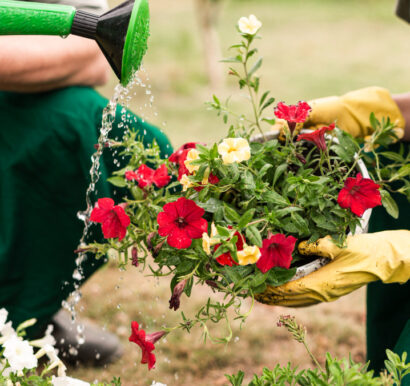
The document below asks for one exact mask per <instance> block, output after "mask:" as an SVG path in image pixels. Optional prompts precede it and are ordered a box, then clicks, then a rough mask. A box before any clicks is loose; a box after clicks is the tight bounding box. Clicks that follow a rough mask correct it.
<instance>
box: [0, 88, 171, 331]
mask: <svg viewBox="0 0 410 386" xmlns="http://www.w3.org/2000/svg"><path fill="white" fill-rule="evenodd" d="M106 104H107V100H106V99H105V98H103V97H102V96H100V95H99V94H98V93H97V92H96V91H94V90H93V89H91V88H87V87H71V88H65V89H61V90H57V91H53V92H47V93H41V94H17V93H8V92H0V175H1V178H0V197H1V199H0V289H1V290H0V308H2V307H5V308H6V309H7V310H8V311H9V316H10V318H11V320H12V321H13V323H14V325H17V324H19V323H21V322H22V321H24V320H27V319H29V318H33V317H35V318H37V319H38V323H37V325H36V326H35V327H36V328H35V329H32V330H31V331H30V333H31V334H30V335H35V334H36V333H37V332H38V331H40V330H41V329H42V328H44V326H45V325H46V324H47V322H48V321H49V320H50V318H51V317H52V316H53V314H54V313H56V312H57V311H58V310H59V309H60V308H61V302H62V300H64V299H66V298H67V296H68V294H69V293H70V292H71V291H72V290H73V281H74V280H73V279H72V274H73V271H74V268H75V262H74V261H75V258H76V255H75V254H74V250H75V249H76V248H77V246H78V243H79V240H80V237H81V235H82V231H83V223H82V222H81V221H79V220H78V219H77V216H76V214H77V212H78V211H79V210H84V209H85V192H86V188H87V186H88V184H89V180H90V175H89V170H90V167H91V161H90V157H91V155H92V153H93V152H95V148H94V144H96V143H97V138H98V135H99V128H100V126H101V117H102V110H103V108H104V107H105V106H106ZM130 114H131V119H132V121H134V120H133V118H136V117H135V116H134V115H133V114H132V113H130ZM120 116H121V113H120V108H118V110H117V116H116V123H115V124H114V127H113V130H112V133H111V135H110V137H111V138H121V137H122V134H123V129H119V128H118V123H119V122H120ZM136 120H137V121H136V123H134V124H133V125H132V126H134V127H135V128H136V129H138V130H139V131H140V132H141V136H143V135H144V143H145V145H148V144H151V143H152V141H153V139H154V138H155V139H156V140H157V142H158V143H159V145H160V146H161V151H162V153H163V156H166V155H169V154H171V152H172V148H171V146H170V143H169V141H168V139H167V137H166V136H165V134H163V133H162V132H160V131H159V130H158V129H157V128H155V127H153V126H150V125H148V124H146V123H143V122H142V121H141V120H140V119H139V118H136ZM109 153H110V150H109V149H106V150H104V159H103V160H102V162H101V167H100V171H101V177H100V181H99V183H98V185H97V193H96V197H94V199H95V200H96V198H97V197H109V196H110V197H113V198H115V200H116V202H118V201H119V200H120V199H121V197H115V196H114V193H115V191H112V187H111V186H110V185H109V184H108V183H107V182H105V181H106V178H107V177H108V176H109V175H110V173H111V172H112V170H113V168H114V165H113V162H112V161H113V159H112V155H110V154H109ZM92 228H93V229H92V231H91V232H90V235H89V238H88V240H89V241H92V240H102V234H101V230H100V227H99V226H93V227H92ZM103 263H104V262H103V261H96V260H95V259H93V257H92V256H89V257H88V259H87V260H86V261H85V262H84V263H83V270H84V274H85V278H88V277H89V276H90V275H91V274H92V273H93V272H95V271H96V270H97V269H98V268H99V267H100V266H101V265H102V264H103Z"/></svg>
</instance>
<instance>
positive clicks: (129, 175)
mask: <svg viewBox="0 0 410 386" xmlns="http://www.w3.org/2000/svg"><path fill="white" fill-rule="evenodd" d="M125 178H126V179H127V180H129V181H132V180H136V181H137V182H138V186H139V187H140V188H145V187H146V186H151V185H152V184H154V185H155V186H156V187H157V188H162V187H163V186H166V185H168V183H169V181H170V180H171V177H170V176H169V175H168V169H167V166H166V165H165V164H162V165H161V166H160V167H159V168H158V169H157V170H154V169H151V168H150V167H148V166H147V165H145V164H144V165H141V166H140V167H139V168H138V169H137V171H136V172H133V171H127V172H125Z"/></svg>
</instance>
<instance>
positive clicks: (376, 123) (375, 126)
mask: <svg viewBox="0 0 410 386" xmlns="http://www.w3.org/2000/svg"><path fill="white" fill-rule="evenodd" d="M370 124H371V125H372V127H373V129H375V130H377V129H378V128H379V126H380V122H379V121H378V120H377V118H376V115H374V113H373V112H372V113H370Z"/></svg>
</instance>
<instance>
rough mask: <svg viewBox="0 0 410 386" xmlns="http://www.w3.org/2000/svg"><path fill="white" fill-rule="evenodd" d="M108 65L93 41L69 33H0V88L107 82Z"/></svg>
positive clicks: (31, 89) (21, 89)
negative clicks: (30, 34)
mask: <svg viewBox="0 0 410 386" xmlns="http://www.w3.org/2000/svg"><path fill="white" fill-rule="evenodd" d="M109 71H110V67H109V65H108V63H107V61H106V59H105V58H104V55H103V54H102V53H101V51H100V49H99V48H98V46H97V44H96V43H95V42H94V41H92V40H89V39H84V38H80V37H77V36H69V37H67V38H66V39H62V38H61V37H59V36H0V90H4V91H18V92H38V91H48V90H53V89H56V88H61V87H66V86H74V85H83V86H99V85H102V84H104V83H106V82H107V80H108V76H109Z"/></svg>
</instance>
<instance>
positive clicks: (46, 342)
mask: <svg viewBox="0 0 410 386" xmlns="http://www.w3.org/2000/svg"><path fill="white" fill-rule="evenodd" d="M53 328H54V327H53V325H52V324H49V325H48V326H47V330H46V332H45V334H44V337H43V338H41V339H36V340H32V341H31V342H30V344H31V345H32V346H34V347H39V348H43V347H45V346H54V345H55V344H56V340H55V339H54V336H53V335H51V333H52V332H53Z"/></svg>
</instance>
